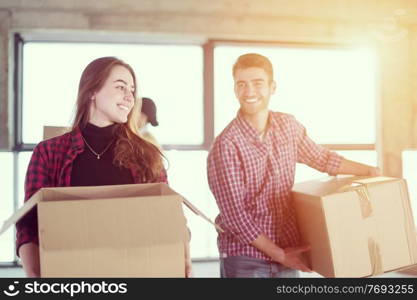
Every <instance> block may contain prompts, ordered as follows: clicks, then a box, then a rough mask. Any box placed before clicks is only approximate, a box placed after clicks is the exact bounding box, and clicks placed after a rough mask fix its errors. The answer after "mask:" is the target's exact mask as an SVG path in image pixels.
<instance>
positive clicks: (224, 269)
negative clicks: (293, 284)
mask: <svg viewBox="0 0 417 300" xmlns="http://www.w3.org/2000/svg"><path fill="white" fill-rule="evenodd" d="M220 277H221V278H239V277H243V278H285V277H286V278H294V277H299V274H298V271H297V270H293V269H289V268H287V267H284V266H283V265H281V264H278V263H276V262H270V261H266V260H263V259H258V258H251V257H246V256H229V257H225V258H222V257H221V258H220Z"/></svg>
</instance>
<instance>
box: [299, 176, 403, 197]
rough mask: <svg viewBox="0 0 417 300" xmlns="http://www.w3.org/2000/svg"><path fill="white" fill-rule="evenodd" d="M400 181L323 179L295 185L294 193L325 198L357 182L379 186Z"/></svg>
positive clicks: (356, 177)
mask: <svg viewBox="0 0 417 300" xmlns="http://www.w3.org/2000/svg"><path fill="white" fill-rule="evenodd" d="M392 180H399V179H396V178H390V177H382V176H379V177H363V176H348V177H326V178H322V179H316V180H310V181H305V182H301V183H297V184H295V185H294V187H293V189H292V191H293V192H294V193H301V194H306V195H313V196H317V197H324V196H327V195H330V194H334V193H338V192H341V191H343V190H344V189H346V188H347V187H350V186H352V185H354V183H355V182H357V183H362V184H378V183H381V182H386V181H392Z"/></svg>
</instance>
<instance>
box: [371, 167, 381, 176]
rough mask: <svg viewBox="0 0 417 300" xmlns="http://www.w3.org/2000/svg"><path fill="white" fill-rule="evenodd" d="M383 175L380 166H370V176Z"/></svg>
mask: <svg viewBox="0 0 417 300" xmlns="http://www.w3.org/2000/svg"><path fill="white" fill-rule="evenodd" d="M381 175H382V172H381V169H380V168H378V167H376V168H374V167H369V169H368V176H381Z"/></svg>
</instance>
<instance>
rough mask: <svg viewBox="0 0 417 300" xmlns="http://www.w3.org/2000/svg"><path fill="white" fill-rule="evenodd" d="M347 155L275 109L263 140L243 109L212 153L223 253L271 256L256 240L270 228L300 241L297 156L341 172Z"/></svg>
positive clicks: (281, 239) (288, 240) (286, 239)
mask: <svg viewBox="0 0 417 300" xmlns="http://www.w3.org/2000/svg"><path fill="white" fill-rule="evenodd" d="M341 160H342V157H341V156H339V155H338V154H336V153H334V152H330V151H328V150H327V149H325V148H323V147H321V146H318V145H316V144H315V143H314V142H313V141H312V140H311V139H310V138H309V137H308V136H307V134H306V130H305V128H304V127H303V126H302V125H301V124H300V123H298V122H297V121H296V120H295V118H294V117H293V116H291V115H287V114H283V113H277V112H270V113H269V120H268V128H267V130H266V132H265V136H264V139H263V141H261V140H260V138H259V133H258V131H257V130H256V129H254V128H253V127H252V126H251V125H249V123H248V122H246V121H245V120H244V119H243V117H242V116H241V115H240V114H238V116H237V118H235V119H234V120H233V121H232V122H231V123H230V124H229V125H228V126H227V127H226V128H225V129H224V131H223V132H222V133H221V134H220V135H219V136H218V137H217V138H216V140H215V142H214V144H213V146H212V149H211V151H210V153H209V156H208V159H207V163H208V166H207V170H208V171H207V172H208V174H207V175H208V181H209V185H210V189H211V191H212V193H213V194H214V197H215V198H216V201H217V205H218V207H219V211H220V214H219V215H218V216H217V218H216V223H217V224H218V225H220V227H222V229H224V230H225V232H224V233H219V236H218V246H219V251H220V255H221V256H222V257H225V256H249V257H253V258H260V259H264V260H271V259H270V258H269V257H267V256H266V255H265V254H264V253H263V252H261V251H259V250H258V249H257V248H255V247H254V246H252V245H251V244H250V243H251V242H252V241H254V240H255V239H256V238H257V237H258V236H259V235H260V234H262V233H263V234H265V235H266V236H268V237H269V238H270V239H271V240H272V241H273V242H275V243H276V244H277V245H278V246H280V247H282V248H286V247H290V246H296V245H298V244H299V233H298V228H297V224H296V219H295V213H294V208H293V204H292V199H291V189H292V186H293V184H294V174H295V166H296V162H300V163H304V164H307V165H309V166H310V167H313V168H315V169H317V170H319V171H322V172H327V173H329V174H331V175H334V174H336V172H337V170H338V169H339V166H340V163H341Z"/></svg>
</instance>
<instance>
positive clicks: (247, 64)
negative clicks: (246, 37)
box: [233, 53, 274, 82]
mask: <svg viewBox="0 0 417 300" xmlns="http://www.w3.org/2000/svg"><path fill="white" fill-rule="evenodd" d="M247 68H261V69H263V70H264V71H265V72H266V74H267V75H268V76H269V80H270V82H271V81H273V80H274V70H273V68H272V64H271V61H270V60H269V59H268V58H267V57H265V56H263V55H260V54H257V53H247V54H243V55H241V56H239V57H238V59H237V60H236V62H235V64H234V65H233V76H235V74H236V70H238V69H247Z"/></svg>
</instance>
